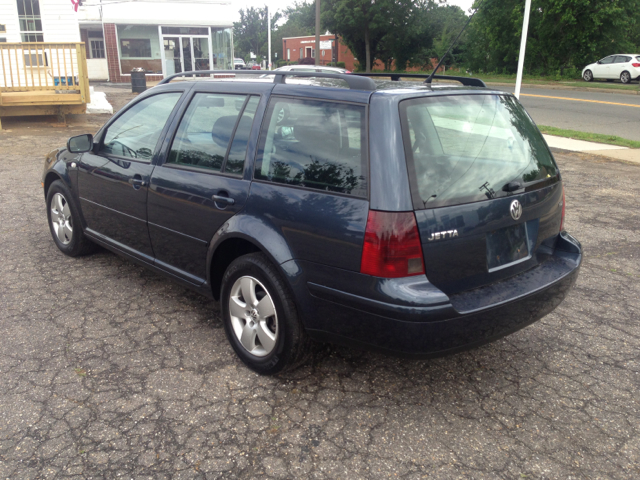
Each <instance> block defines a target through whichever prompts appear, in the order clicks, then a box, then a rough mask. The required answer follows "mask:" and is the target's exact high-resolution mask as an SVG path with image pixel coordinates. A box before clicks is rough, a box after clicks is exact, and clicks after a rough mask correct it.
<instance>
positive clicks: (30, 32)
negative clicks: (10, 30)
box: [17, 0, 44, 42]
mask: <svg viewBox="0 0 640 480" xmlns="http://www.w3.org/2000/svg"><path fill="white" fill-rule="evenodd" d="M17 2H18V20H19V21H20V37H21V40H22V41H23V42H44V36H43V34H42V17H40V3H39V2H38V0H17Z"/></svg>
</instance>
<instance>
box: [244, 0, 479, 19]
mask: <svg viewBox="0 0 640 480" xmlns="http://www.w3.org/2000/svg"><path fill="white" fill-rule="evenodd" d="M293 3H294V0H244V1H242V2H233V3H232V4H237V5H238V10H240V9H241V8H247V7H262V6H264V5H269V7H271V8H273V9H274V10H284V9H285V8H286V7H288V6H289V5H293ZM447 3H448V4H449V5H458V6H459V7H460V8H462V9H463V10H464V11H465V12H467V13H468V10H469V8H471V5H472V4H473V0H448V1H447ZM239 19H240V17H239V16H238V18H237V20H239Z"/></svg>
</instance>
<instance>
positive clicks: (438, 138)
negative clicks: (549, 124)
mask: <svg viewBox="0 0 640 480" xmlns="http://www.w3.org/2000/svg"><path fill="white" fill-rule="evenodd" d="M400 115H401V123H402V127H403V140H404V146H405V154H406V158H407V167H408V171H409V177H410V183H411V190H412V191H411V194H412V199H413V204H414V208H415V213H416V220H417V222H418V228H419V230H420V237H421V242H422V247H423V254H424V260H425V268H426V273H427V278H428V279H429V281H431V282H432V283H433V284H434V285H436V286H437V287H438V288H440V289H441V290H443V291H444V292H445V293H447V294H449V295H451V294H456V293H459V292H462V291H466V290H470V289H473V288H477V287H481V286H484V285H488V284H490V283H493V282H496V281H499V280H503V279H505V278H508V277H510V276H513V275H516V274H519V273H522V272H523V271H526V270H528V269H530V268H532V267H534V266H535V265H537V264H539V263H540V262H543V261H545V259H546V258H548V257H549V255H550V254H551V253H552V248H551V247H552V246H553V241H554V239H555V238H556V236H557V234H558V232H559V228H560V220H561V212H562V186H561V183H560V175H559V172H558V169H557V166H556V164H555V161H554V159H553V157H552V155H551V153H550V152H549V149H548V147H547V145H546V143H545V142H544V139H543V138H542V135H541V134H540V132H539V131H538V129H537V128H536V126H535V125H534V123H533V121H532V120H531V118H530V117H529V115H528V114H527V113H526V111H525V110H524V108H522V106H521V105H520V104H519V103H518V101H517V100H516V99H515V97H513V96H512V95H507V94H505V95H500V94H495V93H482V94H457V95H439V96H427V97H421V98H414V99H410V100H405V101H402V102H401V103H400Z"/></svg>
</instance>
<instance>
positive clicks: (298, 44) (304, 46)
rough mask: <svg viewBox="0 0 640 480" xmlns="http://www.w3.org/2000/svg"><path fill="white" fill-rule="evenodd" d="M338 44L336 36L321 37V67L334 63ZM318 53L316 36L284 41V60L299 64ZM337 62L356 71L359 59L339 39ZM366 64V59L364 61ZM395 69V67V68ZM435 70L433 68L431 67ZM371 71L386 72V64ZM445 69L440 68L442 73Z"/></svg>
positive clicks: (373, 67) (435, 62)
mask: <svg viewBox="0 0 640 480" xmlns="http://www.w3.org/2000/svg"><path fill="white" fill-rule="evenodd" d="M335 43H336V36H335V35H333V34H328V35H320V65H327V64H329V63H331V62H333V61H334V60H333V48H334V46H335ZM315 51H316V37H315V35H309V36H306V37H288V38H283V39H282V52H283V56H284V59H285V60H287V61H289V62H299V61H300V60H301V59H303V58H308V57H311V58H315ZM337 57H338V58H337V59H336V60H335V61H336V62H344V66H345V68H346V69H347V70H351V71H354V70H355V69H356V65H355V64H356V63H357V62H358V59H357V58H355V57H354V56H353V53H352V52H351V50H350V49H349V47H347V46H346V45H344V44H342V43H341V41H340V38H339V37H338V55H337ZM362 61H363V62H364V59H362ZM431 63H432V65H433V66H434V67H435V65H436V64H437V63H438V59H437V58H432V59H431ZM393 68H395V66H393ZM431 68H433V67H431ZM371 70H380V71H383V70H384V64H383V63H382V62H381V61H380V60H376V61H375V62H374V64H373V65H372V66H371ZM419 70H422V68H419V67H409V68H407V71H409V72H411V71H419ZM442 70H443V67H440V69H439V71H440V72H441V71H442Z"/></svg>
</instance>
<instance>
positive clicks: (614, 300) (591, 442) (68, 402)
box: [0, 117, 640, 479]
mask: <svg viewBox="0 0 640 480" xmlns="http://www.w3.org/2000/svg"><path fill="white" fill-rule="evenodd" d="M95 118H96V119H95V120H92V121H93V122H94V123H93V124H91V125H77V126H72V127H69V128H52V127H50V126H48V125H46V124H45V123H42V122H32V123H26V122H22V123H9V122H5V128H8V129H9V131H6V130H5V131H2V132H0V151H1V152H2V155H0V212H1V218H2V223H1V227H0V245H2V247H1V248H2V250H1V252H2V261H1V262H0V292H1V300H0V478H12V479H13V478H15V479H35V478H82V479H87V478H118V477H122V478H125V477H126V478H136V479H145V478H149V479H165V478H166V479H168V478H194V479H205V478H206V479H214V478H243V479H245V478H248V479H263V478H312V479H360V478H362V479H378V478H380V479H382V478H404V479H418V478H437V479H458V478H465V479H466V478H472V479H496V478H498V479H519V478H527V479H568V478H574V479H582V478H588V479H608V478H611V479H614V478H615V479H633V478H639V477H640V422H639V420H640V419H639V415H640V395H638V384H639V374H638V372H639V370H640V364H639V353H640V327H639V326H638V318H639V313H640V312H639V309H640V282H639V278H640V248H639V244H640V231H639V225H640V208H639V207H640V205H639V200H638V199H639V198H640V167H638V166H634V165H628V164H624V163H619V162H614V161H609V160H605V159H602V158H599V157H593V156H588V155H584V154H567V153H556V158H557V160H558V163H559V164H560V166H561V169H562V174H563V176H564V179H565V184H566V198H567V219H566V228H567V230H568V231H569V232H570V233H572V234H573V235H574V236H576V237H577V238H578V239H579V240H581V241H582V243H583V246H584V249H585V259H584V264H583V267H582V270H581V274H580V278H579V280H578V282H577V284H576V286H575V288H574V289H573V290H572V292H571V293H570V294H569V296H568V298H567V299H566V301H565V302H564V303H563V304H562V305H561V306H560V307H559V308H558V309H557V310H556V311H555V312H553V313H552V314H550V315H548V316H547V317H545V318H544V319H542V320H541V321H539V322H537V323H535V324H533V325H532V326H530V327H527V328H525V329H524V330H521V331H519V332H517V333H515V334H513V335H511V336H509V337H507V338H505V339H502V340H500V341H497V342H495V343H492V344H489V345H486V346H484V347H481V348H478V349H476V350H472V351H469V352H465V353H461V354H458V355H455V356H450V357H445V358H440V359H435V360H425V361H415V360H406V359H398V358H391V357H387V356H383V355H379V354H375V353H368V352H362V351H359V350H352V349H348V348H342V347H333V346H322V347H320V348H319V349H318V351H317V353H316V354H315V355H314V359H313V361H312V362H311V363H310V364H308V365H307V366H305V367H303V368H301V369H299V370H296V371H294V372H291V373H287V374H285V375H281V376H278V377H260V376H258V375H256V374H255V373H253V372H251V371H250V370H248V369H247V368H245V367H244V366H243V365H242V364H241V362H240V361H239V360H238V359H237V358H236V356H235V355H234V353H233V351H232V349H231V347H230V346H229V345H228V344H227V341H226V338H225V336H224V331H223V329H222V328H221V327H222V326H221V322H220V316H219V313H218V308H217V305H216V304H215V303H214V302H212V301H209V300H207V299H205V298H201V297H199V296H198V295H197V294H194V293H192V292H190V291H188V290H186V289H184V288H182V287H180V286H178V285H177V284H174V283H172V282H171V281H170V280H168V279H166V278H164V277H161V276H159V275H156V274H155V273H152V272H149V271H147V270H145V269H144V268H142V267H139V266H137V265H134V264H132V263H130V262H128V261H126V260H123V259H122V258H120V257H118V256H116V255H114V254H112V253H109V252H107V251H104V250H102V251H100V252H99V253H97V254H94V255H92V256H88V257H84V258H78V259H73V258H69V257H66V256H64V255H63V254H62V253H60V252H59V251H58V250H57V249H56V247H55V245H54V243H53V241H52V240H51V238H50V234H49V230H48V227H47V217H46V212H45V204H44V198H43V193H42V188H41V186H40V174H41V170H42V166H43V158H44V155H45V154H46V153H47V152H48V151H49V150H50V149H52V148H54V147H57V146H61V145H63V144H64V142H65V141H66V138H67V137H68V136H70V135H73V134H78V133H82V132H86V131H95V129H96V128H97V125H99V124H100V123H102V122H103V121H104V118H101V117H95ZM72 123H73V120H72ZM27 127H30V128H27Z"/></svg>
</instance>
